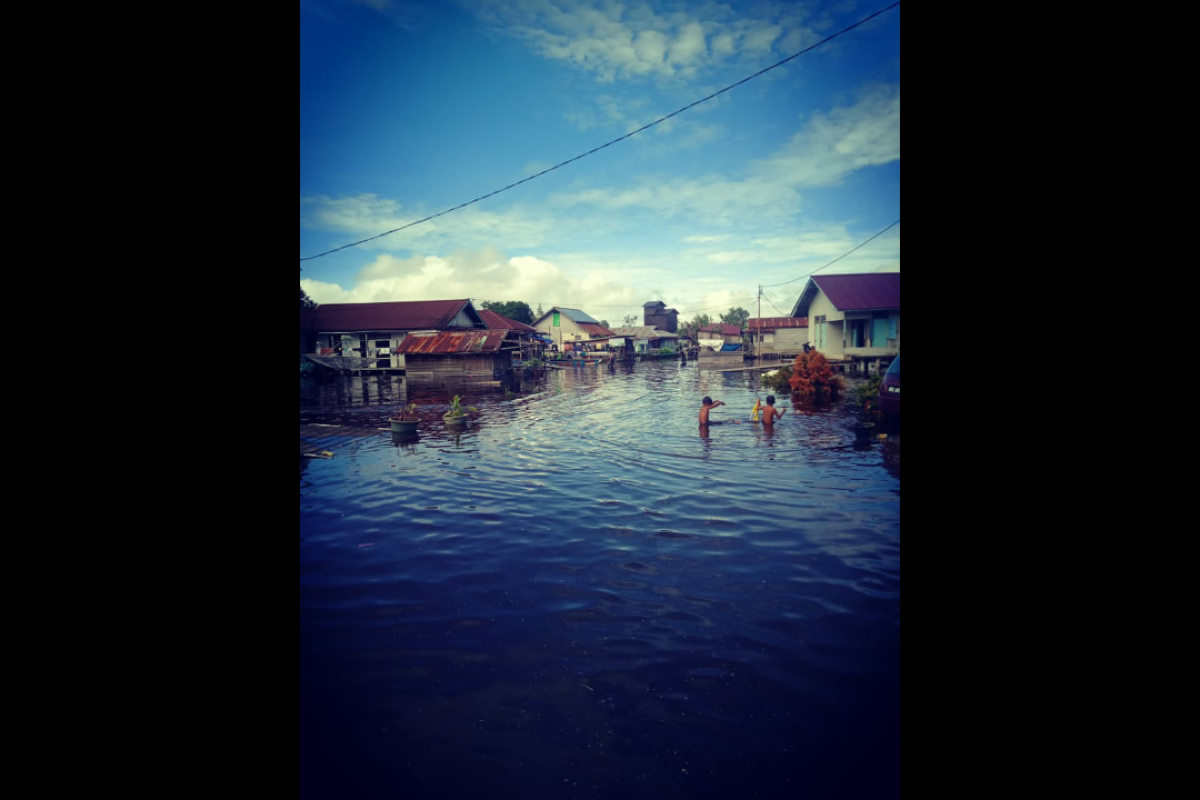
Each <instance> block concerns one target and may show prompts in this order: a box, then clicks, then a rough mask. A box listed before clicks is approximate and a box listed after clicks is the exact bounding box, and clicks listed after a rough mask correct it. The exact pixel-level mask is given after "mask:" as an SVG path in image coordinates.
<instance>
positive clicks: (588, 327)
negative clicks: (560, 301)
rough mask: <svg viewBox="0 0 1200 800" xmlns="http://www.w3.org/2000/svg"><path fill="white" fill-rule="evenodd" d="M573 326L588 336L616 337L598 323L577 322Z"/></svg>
mask: <svg viewBox="0 0 1200 800" xmlns="http://www.w3.org/2000/svg"><path fill="white" fill-rule="evenodd" d="M564 310H566V309H564ZM575 324H576V325H578V326H579V328H580V330H583V331H585V332H586V333H587V334H588V335H589V336H615V335H616V334H614V333H613V332H612V331H610V330H609V329H608V328H606V327H604V326H603V325H601V324H600V323H599V322H578V321H576V323H575Z"/></svg>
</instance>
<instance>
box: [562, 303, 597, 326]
mask: <svg viewBox="0 0 1200 800" xmlns="http://www.w3.org/2000/svg"><path fill="white" fill-rule="evenodd" d="M554 309H558V310H559V312H561V313H563V314H566V315H567V319H569V320H571V321H573V322H590V323H592V324H593V325H599V324H600V320H598V319H595V318H594V317H591V316H589V315H588V314H585V313H584V312H582V311H580V310H579V309H578V308H563V307H562V306H555V307H554V308H552V309H550V310H551V311H553V310H554Z"/></svg>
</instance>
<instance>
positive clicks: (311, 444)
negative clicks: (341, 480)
mask: <svg viewBox="0 0 1200 800" xmlns="http://www.w3.org/2000/svg"><path fill="white" fill-rule="evenodd" d="M390 432H391V430H390V429H389V428H384V427H372V426H368V425H328V424H323V423H316V422H310V423H303V422H302V423H300V457H301V458H303V457H304V454H305V453H320V452H322V451H324V450H328V451H330V452H331V453H333V454H334V455H337V452H338V450H339V449H340V448H343V447H345V446H346V445H348V444H350V443H351V442H353V441H354V440H355V439H361V438H363V437H367V436H379V435H380V434H383V433H390Z"/></svg>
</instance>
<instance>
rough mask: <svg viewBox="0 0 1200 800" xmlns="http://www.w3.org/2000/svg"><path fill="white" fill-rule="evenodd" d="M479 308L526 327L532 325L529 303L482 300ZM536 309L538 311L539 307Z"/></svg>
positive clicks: (531, 312)
mask: <svg viewBox="0 0 1200 800" xmlns="http://www.w3.org/2000/svg"><path fill="white" fill-rule="evenodd" d="M479 307H480V308H486V309H488V310H489V311H495V312H496V313H497V314H499V315H500V316H502V317H508V318H509V319H513V320H516V321H517V322H524V323H525V324H526V325H532V324H533V311H532V310H531V309H530V308H529V303H526V302H525V301H523V300H484V301H483V302H482V303H480V304H479ZM538 308H539V309H540V308H541V306H538ZM538 316H541V314H539V315H538Z"/></svg>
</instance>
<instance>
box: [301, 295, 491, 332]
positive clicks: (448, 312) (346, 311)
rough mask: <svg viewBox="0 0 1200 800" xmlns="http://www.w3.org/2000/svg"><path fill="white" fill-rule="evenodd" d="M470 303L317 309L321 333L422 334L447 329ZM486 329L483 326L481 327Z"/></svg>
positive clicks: (409, 302) (429, 302) (349, 305)
mask: <svg viewBox="0 0 1200 800" xmlns="http://www.w3.org/2000/svg"><path fill="white" fill-rule="evenodd" d="M459 311H465V313H466V315H467V316H468V317H471V316H478V313H477V312H475V307H474V306H472V305H471V301H470V300H405V301H399V302H392V303H329V304H323V305H321V306H319V307H318V308H317V313H316V317H317V330H320V331H419V330H437V329H441V328H446V327H448V326H449V325H450V323H451V322H452V321H453V320H454V318H455V317H456V316H457V315H458V312H459ZM481 327H482V326H481Z"/></svg>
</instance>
